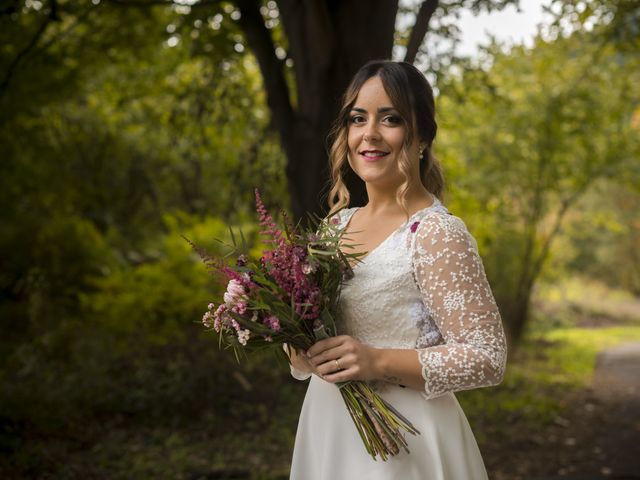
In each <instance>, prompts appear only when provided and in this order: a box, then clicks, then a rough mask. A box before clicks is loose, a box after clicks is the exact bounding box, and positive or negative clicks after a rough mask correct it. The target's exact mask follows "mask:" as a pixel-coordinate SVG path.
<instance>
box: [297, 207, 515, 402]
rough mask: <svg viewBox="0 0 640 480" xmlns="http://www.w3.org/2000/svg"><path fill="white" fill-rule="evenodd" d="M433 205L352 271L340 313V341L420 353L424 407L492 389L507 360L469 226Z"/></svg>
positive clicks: (343, 220)
mask: <svg viewBox="0 0 640 480" xmlns="http://www.w3.org/2000/svg"><path fill="white" fill-rule="evenodd" d="M434 200H435V201H434V203H433V204H432V205H431V206H429V207H426V208H424V209H422V210H419V211H418V212H416V213H414V214H413V215H412V216H411V217H409V219H408V220H407V221H406V222H405V223H404V224H402V225H401V226H400V227H399V228H398V229H396V230H395V231H394V232H392V233H391V234H390V235H389V236H388V237H387V238H386V239H385V240H384V241H383V242H382V243H381V244H380V245H378V246H377V247H376V248H375V249H373V250H372V251H370V252H369V253H368V254H366V256H365V257H364V258H363V259H362V260H361V262H360V263H358V264H357V265H356V266H355V267H354V276H353V278H351V279H350V280H348V281H346V282H345V283H344V285H343V287H342V292H341V297H340V300H339V303H338V312H337V313H338V315H337V328H338V332H339V333H341V334H346V335H350V336H352V337H354V338H356V339H357V340H359V341H360V342H362V343H364V344H367V345H369V346H372V347H375V348H403V349H415V350H416V351H417V353H418V359H419V361H420V365H421V367H422V376H423V378H424V381H425V388H424V391H423V392H422V395H423V396H424V397H425V398H426V399H431V398H435V397H438V396H440V395H443V394H445V393H448V392H456V391H459V390H466V389H470V388H478V387H485V386H490V385H495V384H497V383H499V382H500V381H501V380H502V377H503V375H504V370H505V366H506V359H507V344H506V338H505V335H504V330H503V327H502V320H501V317H500V312H499V310H498V306H497V305H496V302H495V299H494V297H493V293H492V292H491V287H490V286H489V282H488V281H487V277H486V275H485V272H484V266H483V264H482V259H481V258H480V255H479V253H478V245H477V243H476V241H475V239H474V238H473V236H472V235H471V234H470V233H469V231H468V230H467V227H466V225H465V224H464V222H463V221H462V220H461V219H460V218H458V217H456V216H455V215H452V214H451V213H450V212H449V211H448V210H447V208H446V207H445V206H444V205H442V203H441V202H440V201H439V200H437V199H434ZM356 210H357V208H348V209H343V210H341V211H340V212H338V213H337V214H336V215H337V218H336V219H335V220H334V219H333V218H332V219H331V221H332V222H333V223H338V224H339V225H340V226H341V228H346V227H347V225H348V222H349V219H350V218H351V216H352V215H353V214H354V212H355V211H356ZM292 373H293V375H294V376H295V377H296V378H300V379H303V378H308V376H309V375H308V374H306V375H304V374H303V375H300V374H299V373H300V372H296V371H295V369H292Z"/></svg>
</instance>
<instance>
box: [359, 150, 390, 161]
mask: <svg viewBox="0 0 640 480" xmlns="http://www.w3.org/2000/svg"><path fill="white" fill-rule="evenodd" d="M360 155H362V156H363V157H364V158H365V160H370V161H372V160H377V159H379V158H382V157H384V156H386V155H389V152H384V151H382V150H362V151H361V152H360Z"/></svg>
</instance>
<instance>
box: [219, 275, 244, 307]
mask: <svg viewBox="0 0 640 480" xmlns="http://www.w3.org/2000/svg"><path fill="white" fill-rule="evenodd" d="M245 293H246V292H245V289H244V287H243V286H242V284H241V283H240V282H239V281H237V280H234V279H231V280H229V284H228V285H227V291H226V292H225V293H224V297H223V298H224V303H226V304H227V306H228V307H232V306H233V305H235V304H236V303H238V302H240V301H242V300H243V299H245V298H246V296H245Z"/></svg>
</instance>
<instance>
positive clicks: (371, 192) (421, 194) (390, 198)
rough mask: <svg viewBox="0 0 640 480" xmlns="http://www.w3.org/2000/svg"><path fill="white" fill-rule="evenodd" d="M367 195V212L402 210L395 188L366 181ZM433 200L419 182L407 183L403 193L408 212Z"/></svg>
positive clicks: (374, 213)
mask: <svg viewBox="0 0 640 480" xmlns="http://www.w3.org/2000/svg"><path fill="white" fill-rule="evenodd" d="M366 188H367V196H368V198H369V201H368V202H367V205H366V208H367V210H369V213H370V214H372V215H376V214H379V213H392V212H398V211H400V212H401V211H402V205H400V204H399V203H398V200H397V199H396V188H388V187H382V186H377V185H372V184H369V183H367V184H366ZM432 201H433V195H431V194H430V193H429V192H428V191H427V189H426V188H425V187H424V185H422V183H421V182H419V181H418V182H417V183H416V182H414V183H412V184H411V185H409V190H408V191H407V194H406V195H405V202H406V207H407V209H408V210H409V212H408V213H409V214H412V213H413V211H416V210H419V209H420V208H423V207H425V206H428V205H430V204H431V202H432Z"/></svg>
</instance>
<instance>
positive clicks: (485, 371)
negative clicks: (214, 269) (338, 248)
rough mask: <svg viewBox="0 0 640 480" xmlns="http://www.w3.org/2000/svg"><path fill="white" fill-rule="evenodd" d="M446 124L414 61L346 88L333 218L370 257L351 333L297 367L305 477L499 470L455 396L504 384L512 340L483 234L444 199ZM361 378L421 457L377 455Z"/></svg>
mask: <svg viewBox="0 0 640 480" xmlns="http://www.w3.org/2000/svg"><path fill="white" fill-rule="evenodd" d="M436 129H437V125H436V122H435V107H434V98H433V92H432V90H431V87H430V86H429V83H428V82H427V80H426V79H425V77H424V76H423V75H422V74H421V73H420V72H419V71H418V70H417V69H416V68H415V67H413V66H412V65H410V64H408V63H404V62H392V61H372V62H369V63H367V64H366V65H364V66H363V67H362V68H361V69H360V70H359V71H358V72H357V73H356V75H355V76H354V78H353V79H352V81H351V83H350V85H349V87H348V89H347V91H346V93H345V96H344V100H343V106H342V109H341V111H340V114H339V116H338V118H337V120H336V122H335V125H334V128H333V131H332V137H333V145H332V148H331V155H330V161H331V173H332V189H331V192H330V195H329V206H330V208H331V211H330V214H329V217H330V219H331V221H333V222H336V223H339V224H340V225H341V226H342V227H343V228H344V229H345V235H344V237H343V238H345V239H348V241H347V242H346V243H349V244H357V245H359V246H358V249H359V250H362V251H363V252H366V255H365V256H364V257H363V258H362V261H361V262H359V263H358V264H356V265H354V266H353V270H354V277H353V278H352V279H351V280H349V281H348V282H346V283H345V284H344V286H343V289H342V293H341V297H340V304H339V307H338V330H339V333H340V335H339V336H337V337H333V338H329V339H326V340H321V341H319V342H317V343H316V344H315V345H313V346H312V347H311V348H310V349H309V350H308V351H307V352H304V353H303V354H299V355H296V354H295V353H293V354H292V356H291V363H292V367H291V370H292V374H293V376H294V377H296V378H297V379H299V380H305V379H307V378H309V377H311V381H310V383H309V387H308V390H307V394H306V397H305V400H304V404H303V406H302V411H301V413H300V420H299V423H298V430H297V434H296V441H295V447H294V452H293V460H292V465H291V479H292V480H357V479H363V480H364V479H366V480H388V479H403V480H406V479H415V480H418V479H429V480H475V479H486V478H487V474H486V470H485V467H484V463H483V461H482V457H481V455H480V451H479V449H478V446H477V443H476V440H475V438H474V436H473V433H472V431H471V429H470V427H469V423H468V422H467V419H466V417H465V415H464V413H463V411H462V410H461V408H460V406H459V404H458V402H457V400H456V398H455V396H454V393H453V392H455V391H459V390H465V389H471V388H478V387H485V386H489V385H495V384H497V383H499V382H500V381H501V380H502V377H503V374H504V369H505V363H506V342H505V336H504V332H503V328H502V323H501V319H500V313H499V312H498V308H497V306H496V303H495V300H494V298H493V294H492V293H491V289H490V287H489V284H488V282H487V279H486V276H485V273H484V268H483V265H482V261H481V259H480V256H479V255H478V250H477V245H476V242H475V240H474V239H473V237H472V236H471V235H470V233H469V232H468V230H467V228H466V226H465V224H464V223H463V221H462V220H460V219H459V218H458V217H456V216H454V215H452V214H451V213H449V211H448V210H447V208H446V207H445V206H444V205H443V204H442V203H441V201H440V197H441V195H442V191H443V189H444V181H443V176H442V172H441V170H440V166H439V164H438V163H437V161H436V159H435V158H434V157H433V155H432V153H431V147H432V144H433V140H434V138H435V135H436ZM349 170H352V171H353V172H354V173H355V174H356V175H358V177H360V178H361V179H362V180H363V181H364V182H365V185H366V191H367V197H368V202H367V203H366V205H365V206H363V207H355V208H347V207H348V204H349V191H348V190H347V188H346V186H345V184H344V181H343V179H344V176H345V174H347V173H348V172H349ZM345 248H346V246H345ZM349 380H364V381H367V382H370V383H371V385H373V387H374V388H375V389H376V390H377V392H378V393H379V394H380V395H381V396H382V397H383V398H384V399H385V400H387V401H388V402H389V403H390V404H391V405H392V406H393V407H395V408H396V409H397V410H398V411H399V412H400V413H401V414H403V415H404V416H405V417H406V418H407V419H408V420H409V421H411V422H412V423H413V425H414V426H415V427H416V428H417V429H418V430H419V431H420V435H417V436H412V435H407V441H408V444H409V450H410V453H408V454H407V453H405V452H401V453H400V454H398V455H396V456H394V457H391V458H390V459H389V460H388V461H386V462H383V461H380V460H378V461H374V460H373V459H372V458H371V457H370V456H369V454H368V453H367V452H366V450H365V448H364V446H363V444H362V441H361V439H360V437H359V435H358V432H357V430H356V428H355V427H354V425H353V423H352V421H351V418H350V417H349V414H348V412H347V410H346V408H345V405H344V402H343V401H342V398H341V396H340V393H339V391H338V388H337V387H336V385H334V384H335V383H337V382H345V381H349Z"/></svg>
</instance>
